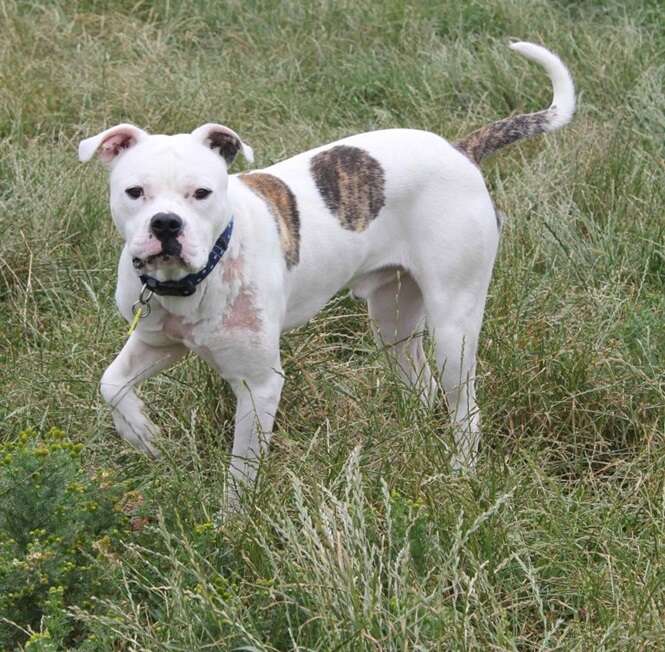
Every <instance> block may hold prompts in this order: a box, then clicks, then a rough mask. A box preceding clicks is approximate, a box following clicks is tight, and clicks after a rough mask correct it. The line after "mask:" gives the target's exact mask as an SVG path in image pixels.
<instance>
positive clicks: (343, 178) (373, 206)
mask: <svg viewBox="0 0 665 652" xmlns="http://www.w3.org/2000/svg"><path fill="white" fill-rule="evenodd" d="M310 171H311V173H312V177H314V182H315V183H316V187H317V188H318V190H319V192H320V193H321V196H322V197H323V200H324V201H325V203H326V206H327V207H328V209H329V210H330V212H331V213H333V214H334V215H335V216H336V217H337V219H338V220H339V221H340V224H341V225H342V226H343V227H344V228H345V229H348V230H349V231H364V230H365V229H366V228H367V227H368V226H369V223H370V222H371V221H372V220H373V219H375V218H376V216H377V215H378V214H379V211H380V210H381V209H382V208H383V206H384V205H385V203H386V198H385V176H384V173H383V168H382V167H381V165H380V164H379V162H378V161H377V160H376V159H374V158H372V157H371V156H370V155H369V154H368V153H367V152H366V151H365V150H363V149H360V148H359V147H349V146H348V145H336V146H335V147H333V148H332V149H328V150H325V151H323V152H320V153H319V154H317V155H316V156H314V157H312V160H311V162H310Z"/></svg>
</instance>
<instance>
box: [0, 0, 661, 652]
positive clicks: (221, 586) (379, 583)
mask: <svg viewBox="0 0 665 652" xmlns="http://www.w3.org/2000/svg"><path fill="white" fill-rule="evenodd" d="M0 29H1V32H2V34H3V38H2V39H1V42H0V142H1V145H2V147H1V148H0V232H1V233H2V237H1V238H0V314H1V317H0V386H1V387H2V392H1V393H0V441H2V442H4V443H5V444H7V445H9V444H11V443H12V442H14V441H18V438H19V433H20V432H22V431H25V429H26V428H28V427H33V428H34V429H35V431H36V432H37V433H40V432H41V433H46V432H47V431H48V430H49V428H52V427H53V426H57V427H58V428H60V429H62V430H63V431H64V432H65V433H66V435H67V436H68V437H69V438H70V440H71V446H74V445H75V444H82V445H83V447H82V450H81V452H80V460H81V462H80V463H81V464H82V465H83V467H84V469H85V473H86V474H87V475H88V476H90V477H91V478H98V477H100V476H99V474H100V473H102V471H101V470H102V469H103V470H104V471H103V473H107V472H108V473H109V474H111V476H109V477H114V478H117V482H119V483H120V482H122V483H123V486H126V488H127V495H129V496H130V498H131V499H132V501H133V502H131V501H130V502H131V505H132V507H131V508H128V509H125V507H124V506H126V505H127V500H129V499H128V498H125V502H123V503H122V504H123V507H122V508H118V509H119V510H120V511H122V510H125V511H129V512H132V510H133V511H134V512H136V513H135V514H134V516H133V517H132V518H131V520H128V521H127V525H126V527H125V528H124V529H122V527H121V529H120V531H119V532H117V533H116V534H114V539H113V541H114V542H113V552H109V551H108V550H107V548H105V547H104V545H102V544H99V545H97V547H95V548H94V550H96V551H97V552H96V553H95V554H97V557H96V558H95V561H94V563H95V564H98V565H99V568H100V569H101V571H103V573H106V577H107V581H106V583H102V584H101V585H100V586H102V587H105V588H99V586H97V585H95V588H94V590H93V589H92V588H91V589H90V591H91V596H89V598H90V599H88V600H86V601H85V603H84V602H80V603H72V602H71V600H70V601H68V599H67V594H66V593H65V595H64V598H63V599H62V603H63V604H62V618H63V619H65V620H66V621H67V622H68V623H70V624H69V625H67V627H64V629H63V628H62V627H61V628H60V629H59V630H58V627H57V622H56V621H58V620H57V617H55V616H53V615H51V616H49V617H48V618H46V617H45V618H44V619H43V620H41V622H40V621H39V619H37V620H34V621H32V622H23V623H18V624H19V625H22V626H23V627H24V630H26V631H23V632H21V631H20V630H19V629H18V628H15V627H14V626H11V625H9V624H7V620H15V618H18V616H17V615H16V613H4V614H3V613H0V619H3V618H4V619H6V620H4V621H3V620H0V627H5V629H4V630H0V635H1V636H4V638H0V640H5V641H13V644H16V645H18V644H22V643H23V642H24V641H25V640H26V639H27V638H28V637H29V636H30V632H40V631H41V637H40V636H38V635H37V634H33V635H32V641H31V643H29V645H28V647H29V648H30V649H47V648H46V647H43V648H38V646H39V645H42V646H44V645H49V644H50V643H49V642H48V641H49V640H52V641H56V639H57V638H58V636H60V639H59V641H56V643H53V645H56V644H57V645H59V646H61V648H57V647H54V648H53V649H62V647H64V646H66V645H69V646H80V647H85V646H88V647H87V648H86V649H99V650H106V649H108V650H183V651H185V650H198V649H219V650H229V649H243V650H287V649H294V650H295V649H298V650H426V649H432V650H434V649H483V650H486V649H501V650H503V649H506V650H517V649H519V650H532V649H533V650H536V649H539V650H540V649H578V650H588V649H630V650H634V649H665V628H664V626H663V622H665V621H664V617H665V596H664V591H663V582H664V580H665V566H664V565H663V563H662V555H663V551H662V541H663V540H664V539H663V536H664V534H665V533H664V529H665V502H664V500H663V495H664V493H663V492H664V491H665V486H664V478H665V473H664V472H665V434H664V429H665V410H664V407H665V405H664V404H665V380H664V377H665V375H664V373H663V372H664V370H665V362H664V361H665V332H664V330H663V326H662V324H663V314H664V312H665V248H664V245H663V233H664V232H665V210H664V209H665V149H664V145H663V143H664V142H665V141H664V139H663V133H664V127H665V112H664V111H665V108H664V107H665V93H664V91H663V89H664V88H665V67H664V65H663V51H664V48H665V33H664V32H663V28H662V6H661V4H660V2H659V1H658V0H632V1H631V0H629V1H627V2H619V1H618V0H608V1H607V2H601V1H593V0H589V1H587V2H583V3H581V2H570V1H566V0H558V1H546V0H497V1H496V2H492V3H485V2H480V1H479V0H470V1H469V2H458V1H457V0H440V1H436V2H435V1H433V0H432V1H427V0H418V1H416V2H409V3H404V2H402V1H401V0H399V1H398V0H385V1H382V2H371V1H369V0H367V1H364V0H363V1H362V2H358V1H355V2H350V1H345V0H342V1H340V2H332V1H324V0H317V1H315V2H309V3H304V2H295V1H291V0H285V1H283V2H277V1H276V0H275V1H272V0H270V1H269V0H247V1H245V2H236V1H232V2H224V3H222V2H220V3H214V2H207V1H206V0H184V1H183V2H168V1H167V0H157V1H156V2H141V1H140V0H138V1H137V0H110V1H108V2H103V1H101V0H76V1H71V2H70V1H65V0H53V1H52V2H49V3H38V2H17V1H12V0H3V1H0ZM510 38H518V39H520V40H531V41H535V42H538V43H542V44H544V45H546V46H547V47H549V48H551V49H552V50H553V51H555V52H557V53H558V54H559V55H560V56H561V57H562V59H563V60H564V61H565V62H566V63H567V64H568V65H569V67H570V69H571V72H572V74H573V77H574V79H575V82H576V85H577V88H578V93H579V108H578V112H577V114H576V116H575V118H574V120H573V122H572V124H571V125H570V126H569V127H567V128H566V129H564V130H563V131H562V132H560V133H557V134H555V135H550V136H546V137H543V138H539V139H537V140H535V141H533V142H530V143H522V144H520V145H517V146H515V147H513V148H511V149H509V150H503V151H502V152H501V153H499V154H498V155H497V156H496V157H494V158H493V159H491V160H489V161H488V162H487V163H485V164H484V166H483V169H484V172H485V175H486V178H487V180H488V184H489V186H490V187H491V189H492V194H493V197H494V198H495V201H496V203H497V205H498V207H499V208H500V209H501V210H502V211H503V212H504V213H505V214H506V215H507V221H506V224H505V225H504V228H503V235H502V243H501V249H500V253H499V256H498V259H497V264H496V269H495V274H494V279H493V282H492V285H491V289H490V298H489V302H488V307H487V311H486V316H485V324H484V327H483V333H482V339H481V349H480V367H479V403H480V406H481V409H482V411H483V430H484V436H483V443H482V455H481V459H480V463H479V466H478V469H477V472H476V473H475V474H472V475H461V476H460V475H455V474H452V473H451V471H450V469H449V466H448V456H447V454H446V452H445V451H446V447H445V445H444V444H445V442H446V441H448V438H449V436H450V431H449V429H448V426H447V421H446V414H445V410H444V409H443V408H442V407H440V408H438V409H436V410H434V411H427V410H425V409H424V408H422V407H421V406H420V404H419V403H418V401H417V399H416V398H415V397H413V396H411V395H410V394H409V393H408V392H406V391H404V390H403V389H402V388H401V386H400V385H399V382H398V379H397V375H396V374H395V373H394V371H393V370H391V369H389V367H388V366H387V363H386V360H385V358H384V355H383V354H382V352H381V351H379V350H377V349H376V348H375V346H374V345H373V342H372V340H371V337H370V335H369V329H368V324H367V318H366V313H365V308H364V306H363V304H362V303H357V302H354V301H352V300H351V299H349V298H348V297H347V296H346V295H345V294H342V295H340V296H339V297H337V298H335V299H334V300H333V301H332V302H331V304H330V305H329V306H327V307H326V309H325V310H324V311H323V312H322V313H321V314H320V315H319V316H318V317H317V318H316V319H315V320H314V321H313V322H312V323H310V324H308V325H307V326H305V327H303V328H301V329H299V330H298V331H296V332H294V333H291V334H289V335H288V336H286V337H285V338H284V340H283V353H284V370H285V374H286V378H287V382H286V385H285V389H284V395H283V400H282V404H281V408H280V413H279V415H278V419H277V427H276V435H275V438H274V440H273V441H274V445H273V447H272V455H271V456H270V458H269V460H268V461H267V463H266V464H264V465H263V467H262V471H261V476H260V479H259V484H258V486H257V489H256V492H255V493H254V494H253V495H252V496H251V497H250V499H249V500H248V504H247V505H246V511H245V513H244V514H243V515H241V516H239V517H237V518H234V519H227V520H226V521H224V522H223V523H222V524H221V525H220V526H219V527H217V525H216V524H215V523H213V520H214V515H215V513H216V512H217V510H218V508H219V505H220V500H221V491H222V487H223V482H224V474H225V468H226V464H227V462H228V450H229V441H230V436H231V419H232V415H233V404H232V401H231V395H230V393H229V391H228V389H227V388H225V387H224V386H223V385H222V383H221V382H220V381H219V380H218V379H217V378H216V377H215V374H214V373H213V372H212V371H210V370H209V369H207V368H206V367H205V365H204V364H203V363H201V362H199V361H196V360H192V359H187V360H186V361H184V362H182V363H181V364H180V365H178V367H177V368H175V369H174V370H173V371H171V372H169V373H166V374H163V375H161V376H160V377H158V378H156V379H155V380H153V381H151V382H149V383H147V384H146V385H145V386H144V387H143V390H142V394H143V396H144V397H145V398H146V402H147V404H148V405H149V410H150V412H151V415H152V416H153V418H154V420H155V421H156V422H158V423H159V424H160V425H161V426H162V428H163V431H164V439H163V441H162V444H161V445H162V449H163V452H164V455H163V458H162V460H161V461H160V462H158V463H153V462H151V461H149V460H148V459H146V458H145V457H143V456H141V455H140V454H138V453H135V452H133V451H132V450H131V449H129V448H128V446H127V445H125V444H124V443H123V442H122V441H120V440H119V439H118V438H117V436H116V435H115V433H114V431H113V427H112V421H111V417H110V414H109V412H108V410H107V408H106V407H105V406H104V405H103V402H102V400H101V397H100V395H99V392H98V380H99V378H100V376H101V373H102V371H103V369H104V368H105V366H106V365H107V364H108V363H109V362H110V361H111V359H112V358H113V356H114V354H115V352H116V351H117V350H118V349H119V348H120V346H121V345H122V343H123V341H124V339H125V337H126V328H127V327H126V324H125V323H124V322H123V321H122V319H121V318H120V316H119V315H118V314H117V312H116V309H115V306H114V301H113V293H114V284H115V267H116V260H117V257H118V254H119V251H120V246H121V242H120V239H119V237H118V235H117V234H116V232H115V230H114V227H113V224H112V222H111V219H110V216H109V212H108V208H107V197H106V174H105V172H104V171H103V170H102V169H101V166H90V165H86V166H84V165H81V164H80V163H79V162H78V161H77V157H76V147H77V145H78V141H79V140H80V139H82V138H84V137H87V136H89V135H92V134H94V133H97V132H98V131H100V130H101V129H103V128H106V127H108V126H111V125H113V124H115V123H118V122H133V123H135V124H137V125H139V126H141V127H143V128H145V129H147V130H148V131H151V132H154V133H160V132H161V133H171V132H181V131H190V130H192V129H194V128H195V127H197V126H199V125H200V124H203V123H205V122H208V121H216V122H222V123H224V124H227V125H228V126H230V127H231V128H232V129H234V130H236V131H237V132H238V133H239V134H240V135H241V136H242V138H243V139H244V140H245V141H246V142H248V143H249V144H250V145H251V146H252V147H253V148H254V151H255V153H256V156H257V161H256V163H257V167H265V166H267V165H269V164H271V163H273V162H276V161H278V160H280V159H282V158H285V157H287V156H289V155H292V154H295V153H298V152H300V151H302V150H304V149H307V148H310V147H313V146H316V145H319V144H322V143H325V142H327V141H330V140H334V139H336V138H339V137H342V136H345V135H349V134H352V133H354V132H359V131H366V130H370V129H377V128H385V127H414V128H420V129H427V130H431V131H434V132H436V133H439V134H441V135H442V136H444V137H446V138H449V139H451V140H454V139H456V138H459V137H461V136H463V135H465V134H467V133H469V132H470V131H471V130H472V129H474V128H476V127H478V126H481V125H483V124H485V123H487V122H489V121H491V120H494V119H497V118H501V117H505V116H506V115H508V114H510V113H511V112H519V111H532V110H538V109H540V108H544V107H545V106H547V105H548V103H549V101H550V88H549V82H548V80H547V77H546V75H545V74H544V73H543V72H542V71H541V70H540V69H539V68H538V66H536V65H534V64H531V63H529V62H528V61H526V60H524V59H522V58H521V57H519V56H518V55H516V54H514V53H513V52H511V51H510V50H509V49H508V48H507V47H506V45H507V43H508V42H509V39H510ZM242 169H248V168H246V167H245V168H243V167H242V166H237V167H236V171H241V170H242ZM31 436H32V435H31ZM36 436H39V435H36ZM44 436H46V435H44ZM24 438H25V437H24ZM68 445H70V444H68ZM49 446H50V444H49ZM35 450H38V451H41V452H39V453H38V454H39V455H40V456H47V455H50V454H51V453H49V452H48V451H50V450H51V449H50V448H48V447H47V446H42V445H41V444H40V445H39V446H38V447H37V449H35ZM58 450H60V449H58ZM44 451H46V452H44ZM58 454H59V453H58ZM8 455H9V453H8ZM10 457H11V456H10ZM7 459H8V458H5V464H6V465H10V464H12V463H13V462H11V461H7ZM13 459H17V457H16V456H15V458H13ZM40 459H41V458H40ZM77 459H79V458H77ZM67 468H69V467H67ZM107 470H108V471H107ZM77 477H78V476H77ZM105 482H106V481H105ZM0 494H1V495H0V512H1V511H2V501H3V500H5V501H6V500H7V498H6V496H7V494H3V493H2V492H0ZM9 495H11V485H10V494H9ZM134 499H135V500H134ZM17 509H25V510H28V509H34V510H35V513H38V511H39V509H40V506H39V505H26V506H25V507H24V506H20V505H19V506H18V507H17ZM1 524H2V520H1V519H0V525H1ZM1 529H2V528H0V530H1ZM2 536H3V535H2V532H1V531H0V544H1V545H5V544H3V543H2V541H3V539H2ZM101 540H102V539H100V541H101ZM12 545H13V544H12ZM12 554H14V553H12ZM16 554H18V553H16ZM32 554H33V557H31V558H30V559H32V560H33V561H34V559H35V558H34V554H35V553H32ZM8 564H9V565H11V559H10V561H9V562H8ZM8 567H9V566H8ZM101 571H100V572H101ZM8 577H10V575H9V574H8V572H4V574H3V571H2V569H1V568H0V594H2V592H3V590H5V591H7V587H6V586H5V587H3V586H1V584H2V582H3V581H4V582H9V581H10V580H8V579H7V578H8ZM49 581H50V580H49ZM46 584H48V581H47V582H46ZM93 596H94V598H97V599H94V598H93ZM47 611H48V610H47ZM40 613H41V612H40ZM49 613H51V614H53V609H52V608H51V611H50V612H49ZM53 618H55V620H53ZM58 622H60V621H58ZM2 623H4V624H2ZM72 623H74V624H72ZM58 631H59V632H60V634H58V633H57V632H58ZM49 636H50V637H51V638H50V639H49V638H48V637H49ZM12 637H14V638H12ZM45 641H46V642H45ZM7 645H9V644H8V643H7Z"/></svg>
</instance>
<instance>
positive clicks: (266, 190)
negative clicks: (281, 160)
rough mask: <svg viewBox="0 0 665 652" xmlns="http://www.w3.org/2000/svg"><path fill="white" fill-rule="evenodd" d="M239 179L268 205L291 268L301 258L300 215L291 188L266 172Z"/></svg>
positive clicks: (287, 262) (243, 175)
mask: <svg viewBox="0 0 665 652" xmlns="http://www.w3.org/2000/svg"><path fill="white" fill-rule="evenodd" d="M239 179H240V180H241V181H242V182H243V183H244V184H245V185H246V186H248V187H249V188H250V189H251V190H253V191H254V193H256V194H257V195H258V196H259V197H261V198H262V199H263V200H264V201H265V202H266V204H267V205H268V208H269V209H270V212H271V214H272V216H273V217H274V218H275V222H276V223H277V230H278V232H279V241H280V244H281V245H282V252H283V253H284V258H285V260H286V267H287V269H291V268H292V267H293V266H294V265H297V264H298V261H299V260H300V215H299V213H298V203H297V202H296V198H295V195H294V194H293V192H291V188H289V187H288V186H287V185H286V184H285V183H284V182H283V181H282V180H281V179H278V178H277V177H275V176H273V175H272V174H266V173H265V172H252V173H250V174H241V175H240V176H239Z"/></svg>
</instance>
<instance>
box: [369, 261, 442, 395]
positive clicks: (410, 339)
mask: <svg viewBox="0 0 665 652" xmlns="http://www.w3.org/2000/svg"><path fill="white" fill-rule="evenodd" d="M367 305H368V309H369V317H370V322H371V325H372V330H373V332H374V336H375V338H376V340H377V342H378V343H379V345H380V346H383V347H385V351H386V353H387V354H388V356H389V357H390V359H391V360H392V361H394V363H395V366H396V368H397V371H398V373H399V375H400V377H401V378H402V380H403V381H404V382H405V383H406V384H407V385H409V386H410V387H412V388H413V389H414V390H415V391H417V392H418V395H419V396H420V399H421V400H422V401H423V403H425V404H426V405H431V404H432V401H433V400H434V397H435V395H436V390H437V386H436V381H435V380H434V376H433V374H432V371H431V369H430V367H429V365H428V364H427V359H426V357H425V352H424V350H423V331H424V328H425V305H424V303H423V296H422V293H421V292H420V288H419V287H418V284H417V283H416V281H415V280H414V279H413V277H412V276H411V275H410V274H409V273H408V272H406V271H405V270H395V271H394V272H392V271H391V272H390V273H389V277H388V280H387V281H386V282H385V283H383V284H382V285H380V286H378V287H376V288H375V289H373V290H372V291H371V293H370V294H369V295H368V297H367Z"/></svg>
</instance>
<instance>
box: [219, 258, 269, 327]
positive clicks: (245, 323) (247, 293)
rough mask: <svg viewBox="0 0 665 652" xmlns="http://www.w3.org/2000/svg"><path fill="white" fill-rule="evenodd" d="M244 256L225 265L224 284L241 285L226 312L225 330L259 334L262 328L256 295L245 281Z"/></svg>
mask: <svg viewBox="0 0 665 652" xmlns="http://www.w3.org/2000/svg"><path fill="white" fill-rule="evenodd" d="M242 272H243V259H242V256H237V257H236V258H230V259H229V260H228V261H226V264H225V265H224V282H225V283H229V284H231V283H239V286H240V288H239V290H238V294H237V295H236V297H235V298H234V299H233V301H232V302H231V304H230V305H229V306H227V308H226V311H225V312H224V322H223V327H224V328H229V329H231V328H233V329H236V328H237V329H242V330H249V331H252V332H254V333H257V332H258V331H259V330H260V328H261V320H260V319H259V314H258V310H257V309H256V303H255V299H256V297H255V295H254V292H253V290H252V288H251V287H250V286H248V285H246V284H245V282H244V281H243V278H242V276H243V274H242Z"/></svg>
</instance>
